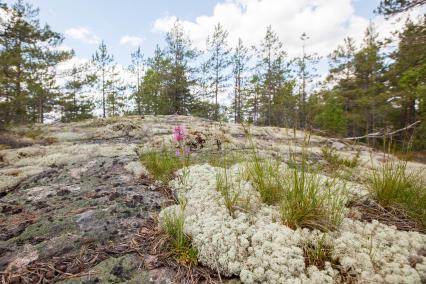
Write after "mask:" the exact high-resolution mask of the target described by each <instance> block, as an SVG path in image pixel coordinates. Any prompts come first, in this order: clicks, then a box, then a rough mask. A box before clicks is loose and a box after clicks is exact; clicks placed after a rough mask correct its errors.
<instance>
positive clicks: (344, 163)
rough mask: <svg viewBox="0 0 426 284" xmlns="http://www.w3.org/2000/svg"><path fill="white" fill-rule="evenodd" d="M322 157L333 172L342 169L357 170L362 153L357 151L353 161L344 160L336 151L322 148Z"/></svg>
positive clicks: (325, 147)
mask: <svg viewBox="0 0 426 284" xmlns="http://www.w3.org/2000/svg"><path fill="white" fill-rule="evenodd" d="M321 152H322V155H323V157H324V160H326V161H327V163H328V164H329V165H330V167H331V169H332V170H338V169H341V168H342V167H347V168H351V169H353V168H356V167H357V166H358V165H359V162H360V159H359V156H360V151H357V153H356V155H355V156H353V157H352V159H346V158H342V157H341V156H340V155H339V154H338V153H337V152H336V150H335V149H333V148H331V147H329V146H324V147H322V148H321Z"/></svg>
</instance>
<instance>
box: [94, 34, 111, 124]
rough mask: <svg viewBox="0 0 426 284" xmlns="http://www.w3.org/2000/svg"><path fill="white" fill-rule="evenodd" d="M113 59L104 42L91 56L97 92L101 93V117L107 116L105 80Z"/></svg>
mask: <svg viewBox="0 0 426 284" xmlns="http://www.w3.org/2000/svg"><path fill="white" fill-rule="evenodd" d="M113 61H114V57H113V56H112V55H111V54H109V53H108V49H107V46H106V44H105V42H104V41H102V42H101V43H100V44H99V47H98V50H97V51H96V52H95V54H93V56H92V64H93V65H94V67H95V68H96V83H97V86H98V90H99V91H100V93H102V101H101V105H102V117H104V118H105V117H106V115H107V96H108V94H107V80H108V76H109V75H110V67H111V64H112V62H113Z"/></svg>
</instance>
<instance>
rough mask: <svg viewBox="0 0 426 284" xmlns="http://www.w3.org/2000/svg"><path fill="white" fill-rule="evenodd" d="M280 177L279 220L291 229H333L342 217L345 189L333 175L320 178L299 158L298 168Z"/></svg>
mask: <svg viewBox="0 0 426 284" xmlns="http://www.w3.org/2000/svg"><path fill="white" fill-rule="evenodd" d="M284 176H285V177H283V178H282V181H281V183H282V186H283V188H284V196H283V199H282V202H281V204H280V212H281V219H282V221H283V223H284V224H286V225H287V226H289V227H291V228H297V227H303V228H314V229H319V230H322V231H327V230H334V229H335V228H336V227H337V226H338V225H340V223H341V222H342V220H343V217H344V212H345V203H346V194H345V193H346V190H345V188H344V185H342V184H340V183H339V181H338V180H337V179H336V178H333V179H331V180H326V181H325V180H322V177H321V175H320V174H319V173H317V172H313V173H312V170H311V169H310V168H309V166H308V165H307V163H306V161H305V160H302V166H301V168H300V169H299V170H298V169H289V171H288V173H287V175H284Z"/></svg>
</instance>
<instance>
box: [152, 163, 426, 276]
mask: <svg viewBox="0 0 426 284" xmlns="http://www.w3.org/2000/svg"><path fill="white" fill-rule="evenodd" d="M219 171H223V169H218V168H214V167H211V166H210V165H195V166H192V167H190V168H189V169H188V170H187V171H185V172H186V173H185V178H184V179H182V178H177V179H175V180H174V181H172V182H171V185H172V186H173V187H174V188H176V189H177V190H178V191H179V194H180V195H182V196H183V197H184V198H185V200H186V208H185V216H186V221H185V232H186V233H187V234H188V235H190V236H191V237H192V240H193V244H194V246H195V247H196V248H197V250H198V258H199V261H200V262H201V263H202V264H204V265H206V266H209V267H211V268H212V269H214V270H217V271H219V272H220V273H221V274H223V275H227V276H230V275H237V276H239V277H240V279H241V281H242V282H244V283H334V282H336V281H339V280H342V279H341V278H340V277H342V276H341V275H339V271H338V270H337V267H335V266H332V264H331V263H329V262H327V263H326V264H325V267H324V269H322V270H320V269H318V268H317V267H315V266H310V267H306V266H305V257H304V252H303V249H302V248H303V246H304V244H305V243H306V242H307V241H309V242H315V241H318V239H320V238H324V237H325V238H326V239H327V243H328V245H330V246H331V247H332V248H333V250H332V257H333V259H334V260H335V261H336V262H339V263H340V265H341V268H340V269H341V271H344V272H346V273H348V274H351V275H352V276H353V277H356V278H357V280H359V281H360V282H362V283H421V281H422V279H423V280H424V279H426V258H425V257H423V256H418V255H417V252H418V251H419V250H420V249H422V248H424V246H425V244H426V236H425V235H422V234H419V233H415V232H402V231H397V230H396V229H395V228H393V227H389V226H386V225H383V224H379V223H377V222H373V223H371V224H368V223H362V222H359V221H353V220H351V219H344V222H343V224H342V225H341V227H340V228H339V229H338V230H337V231H335V232H331V233H326V234H323V233H321V232H319V231H316V230H307V229H297V230H292V229H290V228H288V227H286V226H284V225H283V224H282V223H281V221H280V218H279V212H278V209H277V208H275V207H273V206H267V205H264V204H260V201H259V199H258V198H257V197H256V192H254V190H253V189H252V188H251V187H250V186H249V185H248V184H247V182H245V181H242V180H241V182H242V183H244V184H243V186H240V187H239V188H240V189H241V190H245V191H252V192H251V193H250V194H253V196H254V199H253V200H254V201H255V203H256V204H255V206H253V207H252V208H251V210H249V211H246V210H241V211H237V212H236V214H235V216H234V217H231V215H230V214H229V212H228V211H227V209H226V207H225V205H224V202H223V197H222V196H221V194H220V193H219V192H218V191H217V190H216V174H217V173H218V172H219ZM228 172H229V173H230V175H231V176H234V179H235V180H237V181H240V178H239V172H240V170H239V166H234V167H232V168H231V169H230V170H228ZM181 173H182V172H181ZM173 210H180V209H179V207H178V206H171V207H168V208H165V209H164V210H163V211H162V212H161V214H160V220H161V216H163V214H165V213H166V212H170V211H173ZM413 256H416V257H417V259H418V260H419V261H418V263H416V264H415V265H413V264H411V266H410V257H413Z"/></svg>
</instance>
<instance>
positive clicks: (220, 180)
mask: <svg viewBox="0 0 426 284" xmlns="http://www.w3.org/2000/svg"><path fill="white" fill-rule="evenodd" d="M233 185H234V184H232V183H231V181H230V180H229V175H228V173H227V169H226V167H225V168H224V172H223V173H217V174H216V190H217V191H218V192H220V193H221V194H222V197H223V200H224V204H225V207H226V209H227V210H228V212H229V214H230V215H231V216H232V217H235V210H237V208H238V206H237V205H238V202H239V199H240V194H241V190H240V189H239V188H237V189H236V188H232V186H233Z"/></svg>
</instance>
